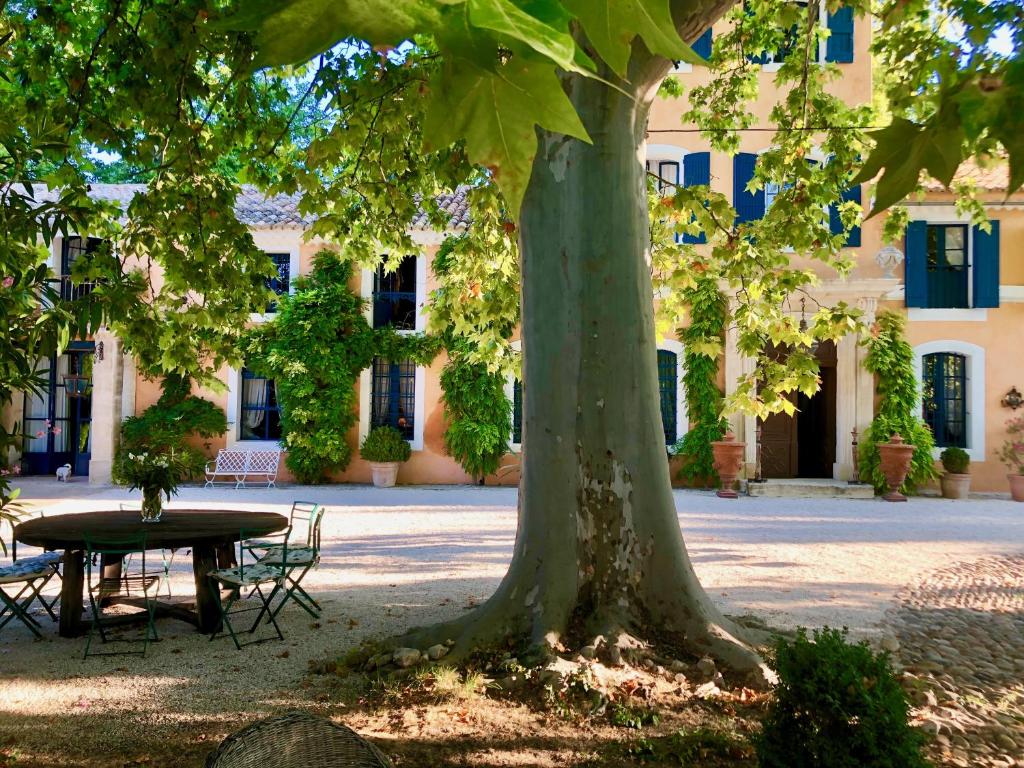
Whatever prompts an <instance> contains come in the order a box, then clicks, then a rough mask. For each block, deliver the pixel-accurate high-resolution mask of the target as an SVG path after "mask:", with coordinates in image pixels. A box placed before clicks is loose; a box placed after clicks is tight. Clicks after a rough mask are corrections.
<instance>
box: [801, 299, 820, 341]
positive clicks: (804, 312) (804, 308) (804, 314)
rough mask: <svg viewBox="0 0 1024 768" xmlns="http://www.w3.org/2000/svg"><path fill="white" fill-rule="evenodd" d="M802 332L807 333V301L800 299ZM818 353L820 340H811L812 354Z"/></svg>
mask: <svg viewBox="0 0 1024 768" xmlns="http://www.w3.org/2000/svg"><path fill="white" fill-rule="evenodd" d="M800 332H801V333H807V299H806V298H804V297H801V298H800ZM817 351H818V340H817V339H811V352H817Z"/></svg>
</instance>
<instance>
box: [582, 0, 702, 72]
mask: <svg viewBox="0 0 1024 768" xmlns="http://www.w3.org/2000/svg"><path fill="white" fill-rule="evenodd" d="M564 5H565V7H566V8H568V9H569V11H570V12H571V13H572V14H573V15H575V16H576V18H578V19H579V20H580V24H582V25H583V31H584V32H586V33H587V39H588V40H589V41H590V43H591V44H592V45H593V46H594V48H595V49H597V52H598V53H599V54H600V55H601V58H602V59H604V61H605V63H606V64H607V65H608V66H609V67H611V68H612V70H614V71H615V72H617V73H618V74H620V75H624V74H625V73H626V65H627V64H628V63H629V55H630V53H631V50H632V45H633V39H634V38H635V37H636V36H637V35H639V36H640V38H641V39H642V40H643V41H644V44H645V45H646V46H647V48H648V50H650V51H651V53H657V54H661V55H662V56H666V57H668V58H670V59H675V60H682V61H686V62H689V63H691V64H706V63H707V62H706V61H704V59H702V58H701V57H700V56H698V55H697V54H695V53H694V52H693V50H692V49H691V48H690V46H688V45H687V44H686V43H685V42H683V40H682V39H681V38H680V37H679V34H678V33H677V32H676V28H675V24H673V22H672V13H671V11H670V10H669V4H668V0H565V2H564Z"/></svg>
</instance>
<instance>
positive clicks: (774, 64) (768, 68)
mask: <svg viewBox="0 0 1024 768" xmlns="http://www.w3.org/2000/svg"><path fill="white" fill-rule="evenodd" d="M812 3H813V0H808V3H807V5H808V7H810V6H811V5H812ZM818 26H819V27H825V28H827V27H828V8H827V7H826V6H825V3H824V2H822V0H818ZM827 53H828V39H827V38H825V39H819V40H818V59H817V61H814V62H811V63H812V64H824V63H825V56H826V54H827ZM765 54H766V55H767V61H765V63H764V64H762V65H761V71H762V72H778V71H779V68H780V67H781V66H782V62H781V61H775V51H765ZM766 208H767V206H766Z"/></svg>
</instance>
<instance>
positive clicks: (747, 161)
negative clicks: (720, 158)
mask: <svg viewBox="0 0 1024 768" xmlns="http://www.w3.org/2000/svg"><path fill="white" fill-rule="evenodd" d="M756 165H757V155H755V154H752V153H750V152H740V153H739V154H738V155H736V156H735V157H734V158H733V163H732V204H733V207H734V208H735V209H736V219H737V221H740V222H743V221H755V220H756V219H760V218H761V217H762V216H764V189H758V190H755V191H753V192H748V191H747V184H748V183H749V182H750V180H751V179H753V178H754V168H755V166H756Z"/></svg>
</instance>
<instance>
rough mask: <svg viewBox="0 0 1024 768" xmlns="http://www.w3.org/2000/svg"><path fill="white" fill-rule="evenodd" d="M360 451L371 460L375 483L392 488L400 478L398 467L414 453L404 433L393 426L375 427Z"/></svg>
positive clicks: (380, 486) (378, 485) (381, 486)
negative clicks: (403, 435)
mask: <svg viewBox="0 0 1024 768" xmlns="http://www.w3.org/2000/svg"><path fill="white" fill-rule="evenodd" d="M359 453H360V454H361V455H362V457H363V458H364V459H366V460H367V461H368V462H370V471H371V472H372V473H373V484H374V485H375V486H376V487H378V488H390V487H391V486H393V485H394V484H395V481H396V480H397V479H398V467H399V465H400V464H401V463H402V462H403V461H408V460H409V456H410V454H411V453H412V449H411V448H409V443H408V442H407V441H406V439H405V438H404V437H402V433H401V432H399V431H398V430H397V429H395V428H394V427H391V426H381V427H374V428H373V429H371V430H370V434H368V435H367V436H366V439H365V440H363V445H362V447H361V448H360V449H359Z"/></svg>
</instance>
